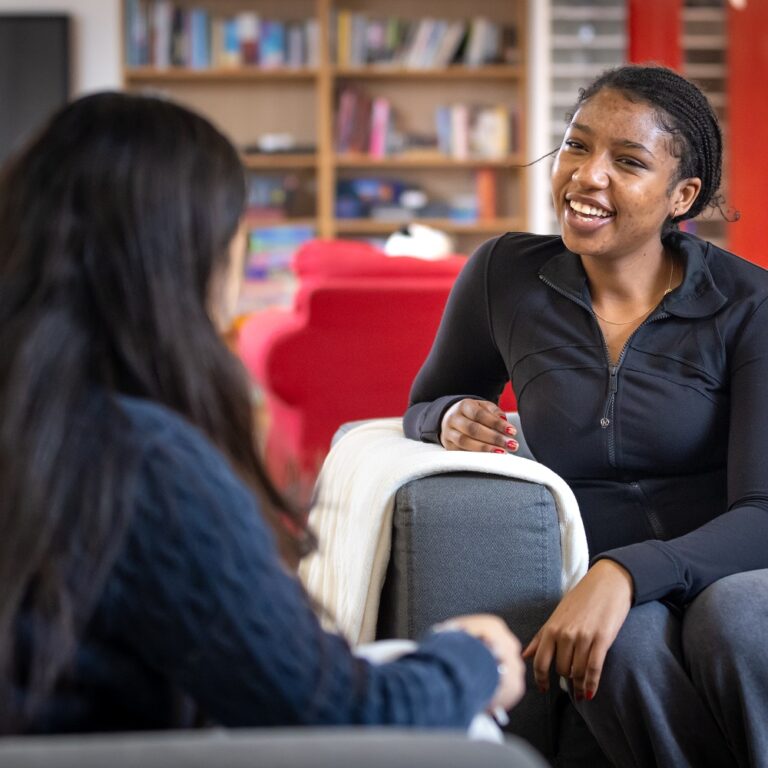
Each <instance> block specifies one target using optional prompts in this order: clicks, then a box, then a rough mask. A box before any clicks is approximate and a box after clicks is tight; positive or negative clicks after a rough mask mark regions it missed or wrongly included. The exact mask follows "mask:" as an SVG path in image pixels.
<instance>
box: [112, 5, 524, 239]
mask: <svg viewBox="0 0 768 768" xmlns="http://www.w3.org/2000/svg"><path fill="white" fill-rule="evenodd" d="M136 3H138V4H139V5H141V4H143V3H145V0H122V4H123V19H124V20H125V19H128V18H130V16H129V11H130V10H131V6H133V5H135V4H136ZM526 4H527V0H505V1H504V2H499V1H498V0H475V2H474V3H472V5H471V7H468V6H467V4H466V3H464V2H459V0H420V2H419V3H413V2H412V1H411V0H346V1H345V0H179V2H177V3H171V5H178V6H182V7H185V8H187V9H192V8H201V7H202V8H206V9H208V10H209V12H210V14H211V15H213V14H224V15H227V14H232V15H234V14H238V13H242V12H244V11H251V12H255V13H257V14H258V15H259V17H260V18H261V19H265V18H273V19H278V20H282V21H284V22H286V23H292V24H304V23H307V20H313V22H314V23H315V25H316V26H315V30H316V34H317V38H316V40H317V45H316V57H315V60H314V61H307V62H302V63H301V64H300V65H294V66H277V67H271V68H261V67H260V66H258V65H253V64H249V65H247V66H226V67H224V66H216V67H205V68H195V69H193V68H191V67H183V66H162V67H157V66H153V65H151V64H150V63H142V64H140V65H135V66H128V64H127V62H128V61H129V58H130V57H131V56H133V55H134V52H133V51H129V50H128V47H129V45H130V44H131V40H132V38H131V37H130V36H131V34H132V32H131V29H130V28H129V26H128V22H126V21H124V27H125V29H124V32H125V34H124V35H123V42H124V57H123V60H124V61H125V62H126V64H125V66H124V70H123V71H124V86H125V88H126V89H128V90H132V91H147V92H152V93H162V94H165V95H168V96H170V97H172V98H174V99H176V100H178V101H180V102H181V103H184V104H187V105H189V106H191V107H192V108H194V109H196V110H198V111H200V112H202V113H203V114H205V115H206V116H208V117H209V118H210V119H212V120H213V121H214V122H215V123H216V124H217V125H219V126H220V127H221V128H222V130H223V131H224V132H225V133H227V135H229V136H230V138H231V139H232V140H233V141H234V143H235V144H236V145H238V146H240V147H243V148H245V147H246V146H253V145H255V144H256V143H257V141H258V140H259V138H260V137H261V136H263V135H264V134H268V133H272V134H276V133H288V134H291V135H293V137H294V138H295V140H296V143H297V145H300V146H301V147H303V148H306V147H310V148H313V151H302V152H291V151H283V152H275V153H266V152H264V153H254V152H248V153H245V152H244V154H243V161H244V165H245V166H246V168H248V169H249V170H251V171H252V172H253V173H257V174H266V175H275V176H277V175H279V174H281V173H286V174H294V175H295V176H298V177H299V179H300V181H301V183H303V184H305V186H306V187H307V189H309V190H311V192H310V197H311V198H312V210H310V211H301V212H299V213H298V214H295V215H292V216H288V217H287V219H286V221H287V222H288V223H293V222H299V223H300V224H302V225H307V224H311V225H312V226H314V228H315V230H316V233H317V235H318V236H321V237H326V238H332V237H337V236H348V237H352V236H358V237H360V236H369V237H385V236H386V235H387V234H389V233H390V232H392V231H394V230H395V229H396V228H397V227H398V226H399V225H398V223H397V222H391V221H382V220H378V219H376V218H373V217H371V218H355V219H350V218H340V217H339V216H338V215H337V214H338V211H337V188H338V187H337V185H338V183H339V182H341V181H345V180H354V179H364V178H365V179H367V178H370V177H373V176H375V177H377V178H378V177H379V176H380V177H381V178H384V179H398V180H401V181H402V182H403V183H404V184H406V185H409V186H413V187H420V188H422V189H423V190H424V191H425V192H426V194H427V196H428V197H429V198H430V200H432V199H434V200H437V201H446V200H447V201H450V200H451V199H453V198H454V197H456V196H458V195H463V196H464V197H465V198H466V197H467V196H468V195H472V194H473V193H474V189H475V177H476V174H477V173H478V172H479V171H480V170H481V169H491V170H492V171H493V173H494V174H495V178H496V187H497V189H498V192H497V200H496V206H495V207H496V216H494V217H493V218H491V219H488V220H485V221H473V222H466V221H461V220H458V219H456V220H454V219H453V218H443V217H437V218H434V217H430V218H424V219H423V221H424V222H425V223H428V224H431V225H433V226H437V227H439V228H441V229H443V230H444V231H447V232H450V233H451V234H453V235H454V236H455V237H456V239H457V248H458V249H459V250H461V251H463V252H469V251H471V250H472V249H473V248H474V247H476V246H477V245H478V244H479V243H480V242H482V240H484V239H485V238H487V237H488V236H490V235H492V234H493V233H494V232H502V231H505V230H508V229H521V228H525V227H526V222H527V211H526V208H525V200H526V189H525V186H526V173H525V170H524V169H523V168H522V166H523V164H524V163H525V161H526V159H527V155H526V136H525V120H524V116H523V108H524V105H525V103H526V94H525V89H526V66H525V61H526V51H525V40H526V34H525V33H526ZM342 12H346V13H350V14H364V15H366V16H367V17H368V18H371V19H377V18H383V19H392V18H398V19H404V20H409V21H411V22H412V23H413V24H414V25H416V24H418V22H419V21H420V20H425V19H429V18H436V19H445V20H446V22H447V23H450V22H455V21H461V20H465V21H467V22H468V23H471V21H472V20H473V19H475V18H478V17H486V18H488V19H490V20H491V21H493V22H494V23H497V24H498V25H499V26H500V27H501V26H504V27H505V28H508V27H514V28H516V30H517V40H518V43H517V48H518V50H517V53H518V56H517V58H516V59H515V61H514V62H511V63H504V64H498V63H493V64H481V65H478V66H467V65H464V64H450V65H448V66H443V67H439V68H429V67H423V68H413V67H406V66H400V65H391V64H378V63H377V64H367V65H363V66H359V65H355V66H353V65H343V66H342V65H340V64H338V60H339V55H338V52H339V45H340V42H339V35H338V34H337V32H338V24H339V22H338V19H339V14H340V13H342ZM350 86H351V87H353V88H359V89H360V90H361V91H364V92H365V93H366V94H368V95H369V96H370V98H371V99H376V98H386V99H388V100H391V104H392V109H393V113H395V114H396V115H397V117H398V119H399V120H401V121H402V126H403V127H402V129H401V130H402V132H403V133H404V134H405V135H410V133H413V134H429V133H430V132H431V133H434V130H435V129H434V123H435V110H436V109H437V106H438V105H440V104H452V103H464V104H467V105H470V106H472V105H475V104H479V105H497V104H499V105H504V107H505V108H506V109H508V110H509V111H510V113H516V125H515V127H514V132H515V141H514V146H512V147H510V151H508V152H506V153H505V154H504V155H503V156H499V157H491V158H488V157H477V156H466V157H452V156H450V155H447V154H445V153H442V154H440V153H437V152H435V151H432V150H430V151H425V152H414V151H411V150H409V151H405V152H394V151H393V152H392V153H387V154H386V156H384V157H372V156H371V155H370V154H368V153H365V152H363V153H349V152H339V151H338V146H337V144H338V142H337V138H338V137H337V126H336V118H337V114H338V103H339V95H340V92H341V91H342V89H344V88H345V87H350ZM253 220H254V221H258V218H254V219H253ZM268 220H269V219H268V218H265V222H266V221H268ZM419 220H422V219H419ZM275 223H279V222H275Z"/></svg>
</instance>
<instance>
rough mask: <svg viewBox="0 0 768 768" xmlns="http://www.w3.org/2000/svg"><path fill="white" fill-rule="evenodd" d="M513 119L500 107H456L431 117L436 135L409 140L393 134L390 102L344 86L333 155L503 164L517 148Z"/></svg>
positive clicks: (439, 110)
mask: <svg viewBox="0 0 768 768" xmlns="http://www.w3.org/2000/svg"><path fill="white" fill-rule="evenodd" d="M518 136H519V131H518V120H517V114H516V113H515V112H514V111H512V110H510V109H509V108H508V107H507V106H505V105H503V104H495V105H474V104H466V103H455V104H450V105H445V106H440V107H438V108H437V110H436V112H435V132H434V134H431V135H429V136H428V137H424V136H418V137H412V136H409V135H408V134H403V133H402V132H401V131H398V129H397V121H396V115H395V110H394V109H393V107H392V103H391V101H390V100H389V99H387V98H385V97H383V96H378V97H375V98H372V97H370V96H369V95H368V94H366V93H365V91H362V90H361V89H359V88H356V87H354V86H346V87H345V88H342V89H341V91H340V92H339V98H338V107H337V112H336V151H337V152H338V153H339V154H345V153H354V154H368V155H370V156H371V157H373V158H384V157H390V156H392V155H401V154H407V153H408V152H409V151H412V150H416V151H418V152H420V153H424V152H433V153H434V154H435V155H442V156H444V157H448V158H453V159H455V160H467V159H470V158H482V159H488V160H503V159H504V158H506V157H507V156H508V155H510V154H511V153H513V152H516V151H517V149H518Z"/></svg>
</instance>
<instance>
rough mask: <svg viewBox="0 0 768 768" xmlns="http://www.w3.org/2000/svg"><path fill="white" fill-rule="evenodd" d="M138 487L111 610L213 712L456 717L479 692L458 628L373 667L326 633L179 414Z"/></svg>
mask: <svg viewBox="0 0 768 768" xmlns="http://www.w3.org/2000/svg"><path fill="white" fill-rule="evenodd" d="M177 421H179V420H177ZM137 495H138V504H137V508H136V512H135V515H134V518H133V521H132V523H131V526H130V529H129V531H128V533H127V536H126V542H125V545H124V550H123V551H122V553H121V555H120V556H119V558H118V561H117V563H116V566H115V569H114V571H113V574H112V576H111V578H110V580H109V583H108V585H107V591H106V593H105V597H104V602H105V603H106V604H107V605H108V611H109V616H110V622H111V624H112V626H113V629H114V631H116V632H118V633H119V636H120V637H121V642H123V643H124V644H127V645H128V646H129V648H130V649H131V651H132V652H133V653H135V654H136V655H137V656H138V657H140V658H141V660H142V661H143V663H144V664H146V665H147V666H149V667H150V668H152V669H155V670H156V671H157V672H158V673H159V674H161V675H163V676H165V677H166V678H168V679H169V680H170V681H171V682H172V683H174V684H175V685H177V686H178V687H179V688H180V689H182V690H184V691H185V692H186V693H188V694H189V695H191V696H192V698H193V699H195V701H196V702H197V703H198V705H199V706H200V707H201V708H202V709H203V710H204V712H205V713H206V714H207V715H208V716H209V717H211V718H213V719H214V720H216V721H217V722H219V723H221V724H224V725H228V726H246V725H290V724H308V725H311V724H315V725H319V724H354V723H368V724H390V723H392V724H402V725H422V726H447V727H465V726H466V725H467V724H468V722H469V721H470V720H471V718H472V717H473V716H474V714H475V713H476V712H478V711H479V710H481V709H482V708H483V707H484V706H485V705H486V704H487V702H488V700H489V699H490V697H491V695H492V693H493V691H494V689H495V686H496V684H497V680H498V675H497V671H496V666H495V662H494V660H493V658H492V656H491V654H490V653H489V652H488V651H487V650H486V648H485V646H484V645H483V644H482V643H480V642H479V641H477V640H476V639H475V638H472V637H470V636H468V635H466V634H464V633H461V632H453V633H446V634H439V635H433V636H431V637H429V638H428V639H427V640H426V641H425V642H424V643H423V644H422V645H421V646H420V647H419V648H418V649H417V651H416V652H415V653H413V654H411V655H409V656H406V657H403V658H402V659H400V660H398V661H396V662H393V663H389V664H383V665H379V666H375V665H371V664H369V663H368V662H366V661H363V660H361V659H358V658H357V657H355V656H354V655H353V654H352V653H351V651H350V649H349V647H348V645H347V644H346V642H345V641H344V640H343V639H342V638H341V637H339V636H336V635H333V634H328V633H326V632H324V631H323V630H322V629H321V627H320V626H319V624H318V621H317V619H316V617H315V614H314V613H313V610H312V608H311V606H310V603H309V600H308V598H307V596H306V594H305V592H304V591H303V589H302V587H301V585H300V583H299V582H298V581H297V580H296V579H295V578H294V576H293V575H291V574H290V573H289V572H288V571H287V570H286V569H285V568H284V567H283V566H282V565H281V562H280V561H279V559H278V556H277V552H276V547H275V544H274V541H273V537H272V535H271V531H270V530H269V529H268V527H267V525H266V524H265V522H264V520H263V518H262V516H261V515H260V513H259V509H258V506H257V503H256V501H255V499H254V497H253V495H252V494H251V493H250V492H249V491H248V489H247V488H246V487H245V486H244V485H243V484H242V483H241V482H240V481H239V480H238V479H237V477H236V476H235V475H234V473H233V472H232V470H231V468H230V467H229V465H228V463H227V462H226V460H225V459H224V457H223V456H222V455H221V454H220V453H219V452H218V451H217V450H216V449H215V448H213V446H211V445H210V444H209V443H208V442H207V440H205V438H204V437H203V436H202V435H200V434H198V433H197V432H196V431H195V430H193V429H192V428H190V427H188V426H187V425H186V424H174V423H170V422H169V424H168V425H166V428H165V429H164V430H163V432H162V434H161V436H160V437H159V438H157V437H156V438H155V439H153V440H152V442H151V444H149V445H148V446H147V447H146V448H145V450H144V455H143V462H142V468H141V472H140V477H139V484H138V488H137Z"/></svg>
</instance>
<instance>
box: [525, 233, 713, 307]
mask: <svg viewBox="0 0 768 768" xmlns="http://www.w3.org/2000/svg"><path fill="white" fill-rule="evenodd" d="M662 242H663V243H664V245H665V246H666V247H667V248H669V249H670V250H672V251H674V252H675V253H676V254H677V255H678V257H679V258H680V260H681V261H682V263H683V268H684V271H685V274H684V276H683V282H682V283H681V284H680V285H679V286H678V287H677V288H676V289H675V290H674V291H672V293H669V294H667V295H666V296H665V297H664V298H663V299H662V301H661V306H660V309H661V311H662V312H667V313H669V314H670V315H676V316H677V317H691V318H693V317H708V316H710V315H713V314H714V313H715V312H717V311H718V310H719V309H720V308H721V307H722V306H723V305H724V304H725V303H726V302H727V301H728V299H727V297H726V296H724V295H723V293H722V292H721V291H720V289H719V288H718V287H717V285H715V281H714V279H713V277H712V273H711V272H710V271H709V267H708V266H707V263H706V259H705V255H706V253H707V251H708V250H709V249H714V246H712V245H711V244H710V243H707V242H706V241H704V240H701V239H700V238H698V237H695V236H694V235H690V234H688V233H686V232H678V231H673V232H670V233H669V234H667V235H666V236H665V237H664V238H663V239H662ZM539 275H540V277H542V278H543V279H544V280H545V281H546V282H547V283H550V284H551V285H553V286H554V287H555V288H556V289H557V290H559V291H561V292H563V293H565V294H566V295H568V296H571V298H573V299H574V300H576V301H580V302H583V303H586V304H587V305H588V306H591V305H592V300H591V298H590V295H589V287H588V286H587V275H586V273H585V272H584V268H583V266H582V264H581V258H580V257H579V256H578V255H577V254H575V253H572V252H571V251H569V250H566V249H565V248H563V252H562V253H559V254H558V255H557V256H553V257H552V258H551V259H550V260H549V261H547V262H546V263H545V264H544V266H543V267H542V268H541V270H540V271H539Z"/></svg>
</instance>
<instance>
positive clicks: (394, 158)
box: [335, 154, 524, 169]
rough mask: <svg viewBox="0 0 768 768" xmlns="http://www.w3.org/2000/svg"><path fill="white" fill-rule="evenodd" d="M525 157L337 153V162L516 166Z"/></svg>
mask: <svg viewBox="0 0 768 768" xmlns="http://www.w3.org/2000/svg"><path fill="white" fill-rule="evenodd" d="M523 162H524V161H523V158H522V156H521V155H519V154H514V155H509V156H508V157H506V158H503V159H499V160H495V159H490V158H487V157H477V158H468V159H466V160H457V159H455V158H452V157H447V156H446V155H438V156H432V155H416V156H414V157H410V156H408V155H402V156H398V155H390V156H388V157H383V158H375V157H370V156H368V155H336V158H335V163H336V166H337V167H338V168H468V169H474V168H497V169H504V168H514V167H515V166H519V165H522V163H523Z"/></svg>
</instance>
